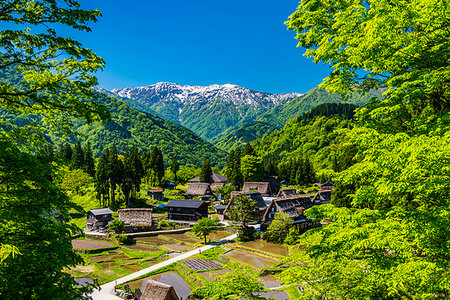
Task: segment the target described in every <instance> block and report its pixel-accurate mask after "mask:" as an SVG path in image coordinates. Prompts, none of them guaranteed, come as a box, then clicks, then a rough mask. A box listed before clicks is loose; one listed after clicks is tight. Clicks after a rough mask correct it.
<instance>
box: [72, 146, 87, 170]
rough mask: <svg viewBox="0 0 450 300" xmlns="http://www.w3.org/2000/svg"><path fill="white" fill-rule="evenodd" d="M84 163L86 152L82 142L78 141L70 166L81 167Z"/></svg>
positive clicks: (73, 167)
mask: <svg viewBox="0 0 450 300" xmlns="http://www.w3.org/2000/svg"><path fill="white" fill-rule="evenodd" d="M83 165H84V153H83V148H81V143H80V141H78V142H77V143H76V144H75V146H74V147H73V152H72V158H71V163H70V167H71V169H81V168H82V167H83Z"/></svg>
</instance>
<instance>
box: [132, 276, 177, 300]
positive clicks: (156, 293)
mask: <svg viewBox="0 0 450 300" xmlns="http://www.w3.org/2000/svg"><path fill="white" fill-rule="evenodd" d="M140 300H179V298H178V296H177V293H175V289H174V288H173V286H171V285H168V284H164V283H161V282H157V281H154V280H148V281H147V283H146V284H145V287H144V291H143V292H142V296H141V299H140Z"/></svg>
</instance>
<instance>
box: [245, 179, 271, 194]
mask: <svg viewBox="0 0 450 300" xmlns="http://www.w3.org/2000/svg"><path fill="white" fill-rule="evenodd" d="M242 192H244V193H250V192H258V193H260V194H261V195H262V196H263V197H270V196H272V190H271V188H270V183H269V182H244V186H243V187H242Z"/></svg>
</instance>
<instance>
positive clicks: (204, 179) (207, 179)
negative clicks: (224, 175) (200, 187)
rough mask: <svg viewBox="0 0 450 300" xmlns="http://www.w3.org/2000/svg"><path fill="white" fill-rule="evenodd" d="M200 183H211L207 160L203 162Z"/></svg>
mask: <svg viewBox="0 0 450 300" xmlns="http://www.w3.org/2000/svg"><path fill="white" fill-rule="evenodd" d="M200 181H201V182H207V183H212V181H213V180H212V169H211V164H210V163H209V159H205V160H203V164H202V169H201V170H200Z"/></svg>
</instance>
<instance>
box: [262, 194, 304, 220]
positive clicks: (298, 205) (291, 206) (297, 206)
mask: <svg viewBox="0 0 450 300" xmlns="http://www.w3.org/2000/svg"><path fill="white" fill-rule="evenodd" d="M274 206H275V207H276V208H277V211H279V212H284V213H287V214H288V215H289V217H291V218H292V219H294V221H295V220H296V219H298V218H301V217H302V214H303V211H304V210H306V209H308V208H311V207H312V206H313V203H312V202H311V198H310V197H309V196H308V195H296V196H294V197H290V198H281V199H278V200H274V201H272V203H271V205H270V206H269V207H268V209H267V211H266V213H265V214H264V218H263V220H264V221H265V220H266V218H267V215H268V214H269V212H270V211H271V208H272V207H274Z"/></svg>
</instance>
